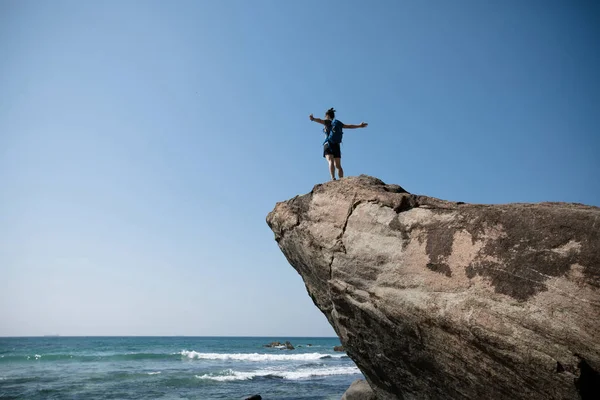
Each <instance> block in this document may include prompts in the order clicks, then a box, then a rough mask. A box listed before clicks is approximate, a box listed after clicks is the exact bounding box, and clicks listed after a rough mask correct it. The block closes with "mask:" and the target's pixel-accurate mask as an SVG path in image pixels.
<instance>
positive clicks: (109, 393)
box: [0, 337, 362, 400]
mask: <svg viewBox="0 0 600 400" xmlns="http://www.w3.org/2000/svg"><path fill="white" fill-rule="evenodd" d="M285 340H289V341H290V342H291V343H292V344H293V345H294V346H296V349H295V350H285V349H276V348H266V347H263V345H264V344H267V343H270V342H272V341H285ZM309 344H310V345H311V346H309ZM339 344H340V342H339V339H337V338H286V337H262V338H261V337H29V338H0V399H165V400H166V399H244V398H245V397H248V396H250V395H252V394H260V395H261V396H262V397H263V399H339V398H340V397H341V396H342V394H343V393H344V391H345V390H346V389H347V388H348V386H350V384H351V383H352V381H354V380H355V379H357V378H360V377H362V375H361V374H360V371H359V370H358V368H356V365H355V364H354V362H353V361H352V360H351V359H350V358H348V357H347V356H346V355H345V354H344V353H339V352H334V351H333V347H334V346H336V345H339Z"/></svg>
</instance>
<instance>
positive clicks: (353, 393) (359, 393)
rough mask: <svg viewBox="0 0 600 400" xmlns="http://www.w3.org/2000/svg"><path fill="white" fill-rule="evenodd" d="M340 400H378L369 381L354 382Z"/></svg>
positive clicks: (358, 380) (359, 380)
mask: <svg viewBox="0 0 600 400" xmlns="http://www.w3.org/2000/svg"><path fill="white" fill-rule="evenodd" d="M340 400H377V397H375V393H373V389H371V387H370V386H369V384H368V383H367V381H365V380H364V379H357V380H355V381H354V382H352V385H350V387H349V388H348V390H346V392H345V393H344V395H343V396H342V398H341V399H340Z"/></svg>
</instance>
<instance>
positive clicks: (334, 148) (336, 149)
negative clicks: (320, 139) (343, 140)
mask: <svg viewBox="0 0 600 400" xmlns="http://www.w3.org/2000/svg"><path fill="white" fill-rule="evenodd" d="M327 154H333V158H342V150H341V149H340V144H339V143H338V144H331V143H325V144H324V145H323V157H325V156H326V155H327Z"/></svg>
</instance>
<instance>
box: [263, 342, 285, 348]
mask: <svg viewBox="0 0 600 400" xmlns="http://www.w3.org/2000/svg"><path fill="white" fill-rule="evenodd" d="M277 346H281V343H280V342H271V343H269V344H265V345H264V346H263V347H277Z"/></svg>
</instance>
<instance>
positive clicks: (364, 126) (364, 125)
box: [344, 122, 369, 129]
mask: <svg viewBox="0 0 600 400" xmlns="http://www.w3.org/2000/svg"><path fill="white" fill-rule="evenodd" d="M368 125H369V124H367V123H366V122H361V123H360V125H348V124H344V129H356V128H366V127H367V126H368Z"/></svg>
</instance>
